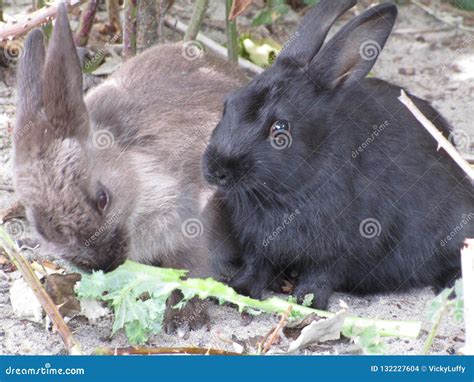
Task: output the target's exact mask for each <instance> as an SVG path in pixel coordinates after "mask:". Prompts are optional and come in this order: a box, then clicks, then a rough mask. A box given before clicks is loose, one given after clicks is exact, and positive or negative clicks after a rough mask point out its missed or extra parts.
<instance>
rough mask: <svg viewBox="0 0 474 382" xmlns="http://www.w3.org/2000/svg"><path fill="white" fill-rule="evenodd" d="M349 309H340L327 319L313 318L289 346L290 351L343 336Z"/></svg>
mask: <svg viewBox="0 0 474 382" xmlns="http://www.w3.org/2000/svg"><path fill="white" fill-rule="evenodd" d="M346 316H347V311H344V310H342V311H340V312H338V313H336V315H334V316H333V317H331V318H327V319H325V320H321V319H320V320H313V321H312V322H311V323H310V324H309V325H308V326H306V327H305V328H303V329H302V330H301V334H300V336H299V337H298V338H297V339H296V340H294V341H293V342H292V343H291V344H290V346H289V347H288V353H294V352H296V351H298V350H301V349H304V348H306V347H308V346H309V345H312V344H314V343H317V342H325V341H330V340H338V339H339V338H340V337H341V330H342V325H343V324H344V320H345V319H346Z"/></svg>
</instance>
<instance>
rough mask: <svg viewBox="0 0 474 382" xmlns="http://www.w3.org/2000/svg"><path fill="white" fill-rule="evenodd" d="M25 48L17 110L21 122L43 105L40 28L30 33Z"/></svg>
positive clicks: (19, 73) (43, 51)
mask: <svg viewBox="0 0 474 382" xmlns="http://www.w3.org/2000/svg"><path fill="white" fill-rule="evenodd" d="M23 48H24V49H23V51H24V54H23V55H22V57H21V59H20V65H19V68H18V80H17V88H18V93H17V109H16V110H17V111H16V112H17V118H18V120H19V121H21V122H20V124H22V123H24V121H25V120H26V119H28V118H29V117H30V116H31V115H34V114H37V113H38V112H39V111H40V109H41V106H42V100H43V90H42V89H43V83H42V82H43V81H42V78H43V67H44V60H45V50H44V41H43V33H42V32H41V30H40V29H35V30H34V31H32V32H31V33H30V34H29V35H28V37H27V38H26V40H25V43H24V45H23ZM15 135H16V134H15Z"/></svg>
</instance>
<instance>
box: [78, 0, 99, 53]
mask: <svg viewBox="0 0 474 382" xmlns="http://www.w3.org/2000/svg"><path fill="white" fill-rule="evenodd" d="M98 6H99V0H89V1H88V2H87V4H86V7H85V9H84V10H83V11H82V13H81V19H80V21H79V27H78V28H77V32H76V35H75V36H74V42H75V43H76V46H86V45H87V41H89V34H90V33H91V29H92V25H93V24H94V18H95V14H96V12H97V7H98Z"/></svg>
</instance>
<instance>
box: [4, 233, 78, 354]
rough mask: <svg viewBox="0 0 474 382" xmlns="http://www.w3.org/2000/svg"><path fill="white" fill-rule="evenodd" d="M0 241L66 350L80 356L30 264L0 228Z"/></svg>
mask: <svg viewBox="0 0 474 382" xmlns="http://www.w3.org/2000/svg"><path fill="white" fill-rule="evenodd" d="M0 239H2V240H1V242H2V243H3V249H4V250H5V253H6V254H7V255H8V257H9V258H10V261H11V262H12V263H13V264H14V265H15V266H16V267H17V268H18V270H19V271H20V273H21V275H22V276H23V278H24V279H25V282H26V283H27V284H28V286H29V287H30V288H31V290H32V291H33V293H34V294H35V296H36V298H37V299H38V301H39V302H40V304H41V306H42V307H43V309H44V310H45V312H46V314H47V315H48V316H49V318H50V319H51V321H52V323H53V325H54V327H55V328H56V330H57V331H58V333H59V335H60V336H61V338H62V340H63V342H64V346H65V347H66V350H67V351H68V353H69V354H71V355H79V354H82V352H81V346H80V344H79V342H77V341H76V339H75V338H74V336H73V334H72V332H71V329H69V327H68V326H67V325H66V323H65V322H64V320H63V318H62V316H61V313H59V309H58V307H57V306H56V305H55V304H54V302H53V300H52V299H51V297H50V296H49V295H48V293H46V291H45V290H44V288H43V286H42V285H41V282H40V280H39V279H38V277H37V276H36V273H35V271H34V270H33V268H32V267H31V265H30V263H29V262H28V261H27V260H26V259H25V258H24V257H23V256H22V255H21V254H20V251H19V249H18V247H17V246H16V244H15V243H14V242H13V241H12V240H11V239H10V237H9V236H8V235H7V234H6V232H5V231H4V230H3V229H2V228H0Z"/></svg>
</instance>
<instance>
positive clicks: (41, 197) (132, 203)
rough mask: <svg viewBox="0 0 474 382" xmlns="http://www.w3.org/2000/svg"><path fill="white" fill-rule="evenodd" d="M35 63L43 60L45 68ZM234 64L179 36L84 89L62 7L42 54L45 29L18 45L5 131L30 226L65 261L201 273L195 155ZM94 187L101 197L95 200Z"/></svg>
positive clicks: (236, 75) (237, 76)
mask: <svg viewBox="0 0 474 382" xmlns="http://www.w3.org/2000/svg"><path fill="white" fill-rule="evenodd" d="M43 62H44V65H43ZM242 83H243V77H242V74H241V73H240V72H238V71H237V70H236V69H235V68H233V67H232V66H230V65H229V64H228V63H224V62H220V61H219V60H217V59H215V58H213V57H212V56H211V55H209V54H208V53H206V54H204V55H203V56H202V57H200V58H197V59H194V60H189V59H186V58H185V57H184V56H183V53H182V46H181V44H173V45H161V46H157V47H155V48H152V49H150V50H148V51H146V52H144V53H143V54H141V55H139V56H137V57H135V58H133V59H132V60H130V61H128V62H126V63H124V64H123V65H122V66H121V68H119V69H118V70H117V71H116V72H115V73H114V74H113V75H112V76H111V77H110V78H109V79H108V80H107V81H105V82H104V83H102V84H101V85H99V86H98V87H96V88H94V89H92V90H91V91H90V92H89V93H88V94H87V95H86V96H85V98H83V95H82V73H81V69H80V65H79V60H78V58H77V53H76V50H75V47H74V43H73V40H72V34H71V31H70V28H69V23H68V21H67V15H66V11H65V8H64V7H61V10H60V13H59V16H58V20H57V21H56V23H55V27H54V31H53V36H52V39H51V42H50V46H49V47H48V51H47V54H46V57H45V52H44V45H43V36H42V33H41V32H40V31H39V30H36V31H33V32H32V33H31V34H30V35H29V36H28V39H27V41H26V44H25V54H24V56H23V58H22V61H21V63H20V68H19V77H18V105H17V110H18V114H17V122H16V130H15V134H14V178H15V188H16V190H17V193H18V197H19V199H20V201H21V202H22V204H24V205H25V207H26V211H27V217H28V220H29V221H30V223H31V224H32V226H33V227H34V228H35V229H36V231H37V232H38V233H39V236H41V237H42V238H43V239H44V242H45V243H44V244H45V245H53V247H54V248H55V251H57V252H60V253H61V254H62V255H63V256H65V257H67V258H68V259H70V260H71V261H73V262H74V263H76V264H78V265H80V266H82V267H85V268H87V269H104V270H111V269H113V268H115V267H116V266H118V265H119V264H120V263H122V262H123V261H124V259H125V258H130V259H133V260H136V261H140V262H144V263H152V264H156V265H162V266H166V267H176V268H187V269H191V270H192V271H193V274H199V275H203V274H206V273H208V269H207V264H208V261H207V259H203V258H202V257H200V256H204V255H205V254H206V251H205V250H204V248H203V246H202V245H201V242H202V239H201V238H202V237H203V236H204V235H199V236H198V237H196V238H189V237H187V236H186V235H184V234H183V230H182V225H183V223H184V222H185V221H186V220H187V219H194V218H199V215H200V213H201V210H202V204H203V203H202V200H203V199H204V198H205V194H206V192H207V188H206V185H205V182H204V181H203V179H202V176H201V156H202V152H203V151H204V148H205V146H206V144H207V141H208V137H209V135H210V132H211V131H212V129H213V128H214V126H215V125H216V123H217V121H218V120H219V118H220V116H221V113H222V111H221V109H222V102H223V98H224V96H225V94H227V93H229V92H230V91H232V90H233V89H235V88H237V87H239V86H240V85H242ZM99 189H105V190H107V192H108V194H109V196H110V201H109V206H108V207H107V209H106V210H105V211H104V212H100V211H99V210H98V209H97V208H96V205H97V201H96V199H95V198H96V195H97V193H98V190H99Z"/></svg>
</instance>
